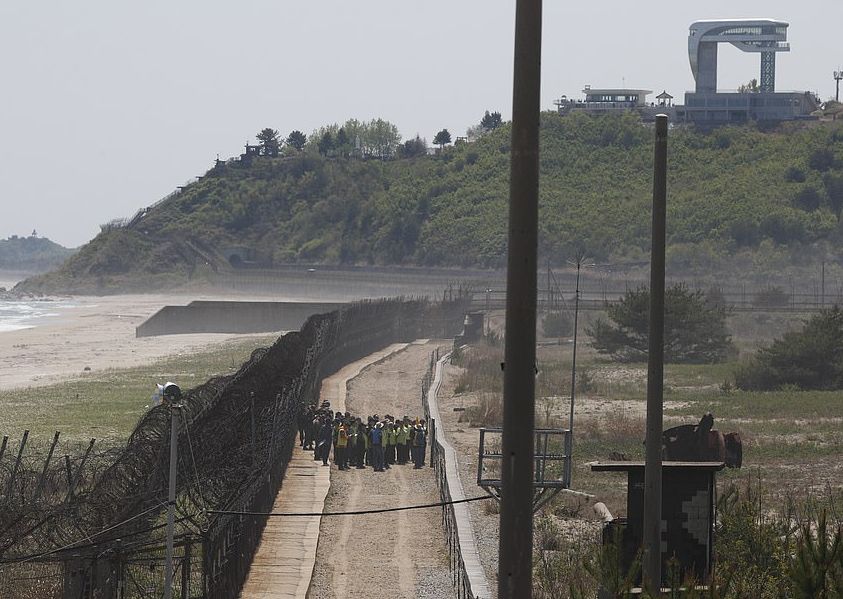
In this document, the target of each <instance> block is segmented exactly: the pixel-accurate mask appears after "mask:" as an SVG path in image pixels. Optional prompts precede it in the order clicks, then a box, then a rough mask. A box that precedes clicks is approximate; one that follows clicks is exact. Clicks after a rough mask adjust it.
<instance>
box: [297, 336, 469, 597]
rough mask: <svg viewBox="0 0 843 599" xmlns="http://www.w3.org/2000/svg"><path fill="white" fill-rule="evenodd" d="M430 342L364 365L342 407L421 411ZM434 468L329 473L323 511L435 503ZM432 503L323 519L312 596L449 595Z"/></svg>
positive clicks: (361, 412) (400, 413) (398, 413)
mask: <svg viewBox="0 0 843 599" xmlns="http://www.w3.org/2000/svg"><path fill="white" fill-rule="evenodd" d="M435 347H436V345H435V344H432V343H431V344H425V345H420V344H413V345H410V346H408V347H407V348H406V349H405V350H403V351H401V352H398V353H397V354H394V355H393V356H391V357H390V358H388V359H386V360H385V361H384V362H382V363H380V364H376V365H373V366H371V367H369V368H367V369H366V370H364V371H363V372H362V373H361V374H360V375H359V376H358V377H357V378H355V379H353V380H352V382H351V384H350V385H349V388H348V396H347V398H346V409H347V410H348V411H349V412H351V413H353V414H356V415H360V416H361V417H362V418H364V419H365V418H366V417H367V416H368V415H370V414H378V415H380V416H384V415H385V414H391V415H394V416H398V417H403V416H404V415H407V416H410V417H411V418H414V417H416V416H423V408H422V405H421V397H420V390H421V387H420V385H421V378H422V376H423V374H424V372H425V369H426V367H427V364H428V359H429V356H430V352H431V351H433V350H434V349H435ZM438 499H439V495H438V491H437V487H436V481H435V479H434V476H433V470H432V469H430V468H424V469H422V470H415V469H413V467H412V465H406V466H398V465H395V466H393V467H392V468H391V469H389V470H387V471H386V472H374V471H373V470H372V469H371V468H367V469H365V470H357V469H351V470H348V471H342V472H340V471H338V470H335V469H333V466H332V470H331V489H330V491H329V493H328V498H327V501H326V502H325V511H326V512H332V511H354V510H365V509H377V508H385V507H397V506H405V505H415V504H421V503H434V502H436V501H438ZM454 596H455V595H454V592H453V587H452V584H451V578H450V572H449V570H448V553H447V547H446V546H445V540H444V535H443V533H442V527H441V511H440V510H439V509H437V508H433V509H425V510H411V511H402V512H394V513H387V514H368V515H361V516H353V517H348V516H341V517H323V519H322V526H321V528H320V532H319V546H318V549H317V553H316V567H315V568H314V572H313V579H312V581H311V586H310V594H309V597H310V598H311V599H334V598H336V599H340V598H345V597H366V599H379V598H382V599H415V598H431V599H432V598H434V597H435V598H440V597H443V598H451V597H454Z"/></svg>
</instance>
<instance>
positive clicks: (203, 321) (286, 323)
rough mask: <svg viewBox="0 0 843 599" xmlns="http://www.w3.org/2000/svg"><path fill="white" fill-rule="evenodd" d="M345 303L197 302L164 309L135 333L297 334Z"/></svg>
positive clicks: (147, 334) (142, 335)
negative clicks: (307, 323) (314, 318)
mask: <svg viewBox="0 0 843 599" xmlns="http://www.w3.org/2000/svg"><path fill="white" fill-rule="evenodd" d="M342 305H343V304H342V303H328V302H238V301H196V302H191V303H189V304H188V305H186V306H164V307H163V308H161V309H160V310H159V311H158V312H156V313H155V314H153V315H152V316H151V317H150V318H149V319H147V320H146V321H145V322H144V323H142V324H141V325H140V326H139V327H137V329H135V335H136V336H137V337H151V336H154V335H176V334H182V333H270V332H276V331H297V330H299V329H300V328H301V325H302V324H304V322H305V321H306V320H307V319H308V318H309V317H310V316H312V315H314V314H323V313H325V312H331V311H333V310H336V309H337V308H339V307H340V306H342Z"/></svg>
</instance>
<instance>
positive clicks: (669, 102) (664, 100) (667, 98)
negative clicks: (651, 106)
mask: <svg viewBox="0 0 843 599" xmlns="http://www.w3.org/2000/svg"><path fill="white" fill-rule="evenodd" d="M656 100H658V101H659V106H673V96H671V95H670V94H669V93H667V90H665V91H663V92H662V93H660V94H659V95H658V96H656Z"/></svg>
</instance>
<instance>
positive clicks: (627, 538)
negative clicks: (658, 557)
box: [591, 462, 725, 584]
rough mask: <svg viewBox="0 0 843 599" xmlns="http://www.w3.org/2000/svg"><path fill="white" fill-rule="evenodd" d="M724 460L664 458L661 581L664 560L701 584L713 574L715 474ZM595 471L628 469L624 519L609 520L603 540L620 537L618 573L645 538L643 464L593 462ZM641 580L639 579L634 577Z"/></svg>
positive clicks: (629, 563)
mask: <svg viewBox="0 0 843 599" xmlns="http://www.w3.org/2000/svg"><path fill="white" fill-rule="evenodd" d="M724 466H725V464H724V463H723V462H662V537H661V538H662V542H661V550H662V551H661V554H662V583H663V584H665V583H667V582H668V580H667V576H668V567H667V562H668V560H670V559H671V558H674V557H675V558H676V559H677V560H678V562H679V567H680V569H681V570H682V572H683V573H687V574H693V576H694V577H695V578H696V579H697V580H698V581H699V582H702V583H706V582H707V581H708V579H709V577H710V576H711V566H712V558H713V550H714V498H715V478H714V477H715V474H716V473H717V472H719V471H720V470H722V469H723V468H724ZM591 470H592V471H593V472H626V474H627V483H628V485H627V495H626V518H617V519H615V520H612V521H610V522H608V523H607V526H606V528H605V529H604V531H603V544H604V545H606V544H609V543H613V542H615V540H616V539H617V540H618V541H620V551H619V553H620V561H621V564H620V566H621V568H623V570H622V571H624V572H625V571H628V570H629V568H630V567H631V566H632V564H633V561H634V560H635V556H636V555H637V553H638V550H639V549H640V548H641V546H642V544H643V542H644V462H596V463H593V464H591ZM638 582H639V583H640V579H639V581H638Z"/></svg>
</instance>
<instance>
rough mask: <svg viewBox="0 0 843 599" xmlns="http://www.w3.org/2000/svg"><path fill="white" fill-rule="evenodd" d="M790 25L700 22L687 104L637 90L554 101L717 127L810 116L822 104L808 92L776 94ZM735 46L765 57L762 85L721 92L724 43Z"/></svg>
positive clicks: (693, 33)
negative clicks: (719, 81) (662, 115)
mask: <svg viewBox="0 0 843 599" xmlns="http://www.w3.org/2000/svg"><path fill="white" fill-rule="evenodd" d="M788 26H789V25H788V23H786V22H784V21H776V20H773V19H725V20H709V21H697V22H695V23H692V24H691V27H690V32H689V35H688V58H689V60H690V63H691V73H692V74H693V76H694V81H695V84H696V85H695V90H694V91H693V92H687V93H686V94H685V105H684V106H674V105H672V98H673V97H672V96H671V95H670V94H668V93H667V90H665V91H664V92H662V94H659V96H658V97H657V99H658V100H659V101H658V103H655V102H651V103H648V102H647V100H646V96H647V94H650V93H652V92H650V91H647V90H638V89H592V88H591V86H586V87H585V89H584V90H583V94H585V96H586V99H585V101H578V100H576V101H575V100H568V99H567V98H565V97H564V96H563V98H562V99H560V100H558V101H556V102H555V104H556V106H557V109H558V111H559V113H560V114H566V113H568V112H571V111H575V110H577V111H584V112H587V113H590V114H604V113H607V112H619V111H629V110H631V111H634V112H637V113H638V114H639V115H640V116H641V118H642V120H645V121H650V120H653V119H654V117H655V115H656V113H659V112H662V113H667V114H668V116H670V117H671V120H672V121H674V122H680V121H686V122H692V123H697V124H709V125H716V124H719V123H735V122H744V121H749V120H755V121H787V120H795V119H803V118H811V117H810V115H811V113H812V112H814V111H815V110H817V109H818V108H819V101H818V100H817V98H816V97H815V96H814V94H812V93H810V92H807V91H798V92H777V91H776V54H777V53H779V52H789V51H790V45H789V44H788V43H787V28H788ZM724 43H726V44H732V45H733V46H735V47H736V48H738V49H740V50H742V51H743V52H753V53H758V54H760V55H761V71H760V77H759V79H758V80H757V81H760V84H758V85H754V86H744V87H742V88H741V89H739V90H735V91H718V90H717V58H718V46H719V45H720V44H724Z"/></svg>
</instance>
